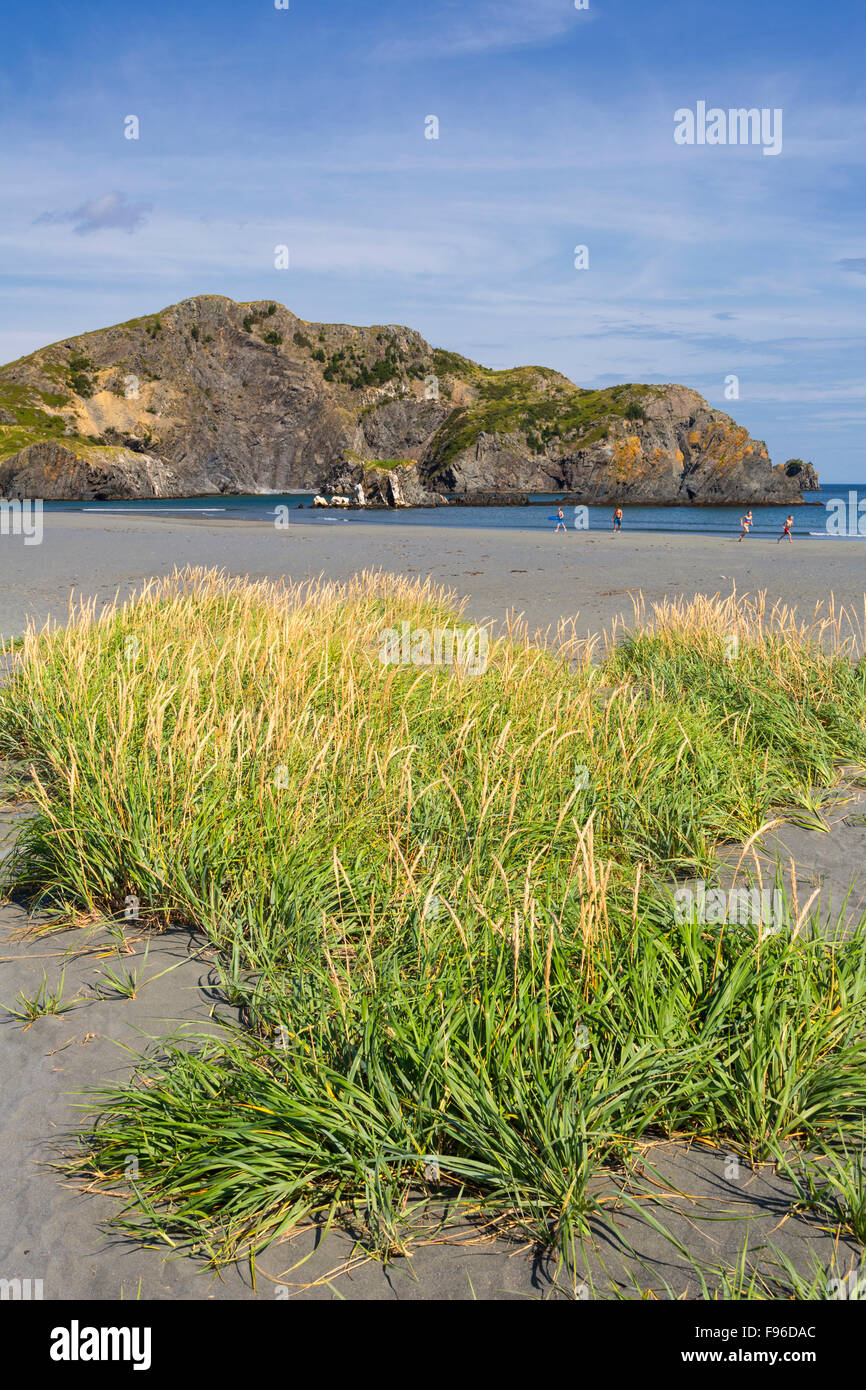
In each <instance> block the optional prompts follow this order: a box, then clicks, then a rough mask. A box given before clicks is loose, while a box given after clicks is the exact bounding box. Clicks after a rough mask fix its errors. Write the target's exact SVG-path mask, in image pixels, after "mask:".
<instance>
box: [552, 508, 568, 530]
mask: <svg viewBox="0 0 866 1390" xmlns="http://www.w3.org/2000/svg"><path fill="white" fill-rule="evenodd" d="M560 528H562V530H563V531H564V530H565V529H566V527H565V516H564V514H563V510H562V508H561V507H557V509H556V525H555V526H554V528H553V534H554V535H556V533H557V531H558V530H559V529H560Z"/></svg>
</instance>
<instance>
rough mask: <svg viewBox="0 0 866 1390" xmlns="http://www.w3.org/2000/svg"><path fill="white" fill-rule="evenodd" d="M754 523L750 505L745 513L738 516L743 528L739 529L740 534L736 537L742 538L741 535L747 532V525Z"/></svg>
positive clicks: (745, 534)
mask: <svg viewBox="0 0 866 1390" xmlns="http://www.w3.org/2000/svg"><path fill="white" fill-rule="evenodd" d="M754 524H755V523H754V518H753V517H752V509H751V507H750V508H749V510H748V511H747V512H746V515H745V516H741V517H740V526H741V527H742V528H743V529H742V530H741V531H740V534H739V536H738V537H737V539H738V540H742V539H743V536H747V535H748V534H749V527H750V526H754Z"/></svg>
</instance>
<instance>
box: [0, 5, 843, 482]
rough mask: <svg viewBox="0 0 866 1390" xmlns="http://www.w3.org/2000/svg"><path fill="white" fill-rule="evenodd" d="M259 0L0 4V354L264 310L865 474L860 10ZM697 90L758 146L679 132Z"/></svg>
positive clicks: (822, 468)
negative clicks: (760, 126) (622, 386)
mask: <svg viewBox="0 0 866 1390" xmlns="http://www.w3.org/2000/svg"><path fill="white" fill-rule="evenodd" d="M290 6H291V7H290V9H288V10H277V9H276V8H275V6H274V0H215V2H214V3H210V4H207V3H199V2H198V0H190V3H188V4H185V5H179V4H178V3H177V0H174V3H162V2H161V0H157V2H156V3H154V0H149V2H146V3H139V4H126V3H123V0H121V3H119V4H118V3H117V0H113V3H111V4H109V3H103V0H80V2H79V3H77V4H71V3H69V4H56V3H50V2H49V3H41V4H40V5H38V6H33V5H32V4H26V3H19V4H14V5H12V4H9V3H8V0H5V3H4V5H3V11H2V13H3V52H2V55H0V188H2V201H0V360H3V361H6V360H9V359H12V358H14V357H18V356H20V355H22V354H24V353H26V352H29V351H31V350H32V349H34V348H36V347H38V346H41V345H43V344H45V343H47V342H53V341H56V340H57V339H58V338H61V337H66V336H69V335H71V334H74V333H78V332H82V331H84V330H87V329H91V328H98V327H102V326H104V325H106V324H109V323H114V322H117V321H119V320H122V319H126V318H130V317H133V316H135V315H138V314H143V313H147V312H149V311H154V310H157V309H159V308H162V307H164V306H165V305H167V304H170V303H173V302H175V301H177V300H179V299H184V298H187V297H190V296H192V295H198V294H203V293H214V294H226V295H229V296H231V297H232V298H233V299H243V300H248V299H262V298H273V299H278V300H280V301H281V302H282V303H284V304H287V305H288V306H289V308H291V309H292V310H294V312H295V313H297V314H299V315H301V316H302V317H303V318H308V319H313V320H328V321H334V320H337V321H344V322H350V323H405V324H409V325H410V326H412V327H414V328H417V329H418V330H419V331H420V332H421V333H423V334H424V336H425V337H426V338H428V339H429V340H430V341H431V342H432V343H433V344H434V345H435V346H441V347H449V348H452V349H454V350H456V351H459V352H463V353H465V354H466V355H467V356H470V357H473V358H476V359H477V360H479V361H482V362H484V363H486V364H487V365H489V366H493V367H505V366H511V365H515V364H518V363H530V362H536V363H541V364H543V365H546V366H551V367H556V368H558V369H559V370H560V371H562V372H565V373H566V375H568V376H570V377H571V378H572V379H573V380H574V381H576V382H578V383H579V384H580V385H582V386H599V385H606V384H609V383H611V382H615V381H649V382H667V381H679V382H683V383H685V384H687V385H689V386H693V387H695V388H696V389H697V390H699V391H701V392H702V393H703V394H704V395H705V396H706V397H707V398H708V400H710V401H711V402H712V403H713V404H714V405H716V406H718V407H720V408H722V409H727V410H729V411H730V413H731V414H733V415H734V417H735V418H736V419H738V420H739V421H740V422H741V423H743V424H745V425H747V426H748V427H749V429H750V430H751V431H752V432H753V433H754V434H755V435H757V436H758V437H760V438H765V439H766V440H767V442H768V445H769V448H770V453H771V455H772V457H773V459H774V461H776V462H779V461H782V460H784V459H786V458H789V457H791V456H800V457H804V458H807V459H809V458H811V459H813V460H814V462H815V464H816V466H817V467H818V469H819V472H821V474H822V476H823V478H824V480H825V481H831V482H835V481H846V482H847V481H864V482H866V446H864V423H866V327H864V304H866V206H864V205H866V184H864V178H863V162H864V157H866V86H864V84H866V78H864V73H863V62H862V54H863V51H864V47H866V44H864V40H866V5H864V4H863V0H833V4H832V6H831V5H826V4H825V5H819V4H816V3H814V2H812V3H807V2H806V0H785V3H783V0H725V3H721V0H718V2H717V3H708V2H707V0H655V3H654V0H589V7H588V9H586V10H581V11H578V10H576V9H575V6H574V0H427V3H423V2H422V0H403V3H396V2H395V0H378V3H367V4H363V5H362V4H358V3H357V0H355V3H348V0H337V3H332V2H331V0H290ZM699 101H704V102H706V103H707V105H708V107H719V108H722V109H723V110H725V111H727V110H728V109H731V108H739V107H749V108H752V107H757V108H769V109H771V110H775V109H781V111H782V113H783V116H782V121H783V125H782V131H783V141H782V149H781V152H780V153H779V154H778V155H776V156H766V155H764V154H763V151H762V149H761V147H760V146H754V145H745V146H743V145H724V146H722V145H691V146H683V145H677V144H676V143H675V141H674V138H673V134H674V127H675V120H674V114H675V112H676V111H677V110H679V109H691V110H696V108H697V103H698V102H699ZM129 115H135V116H137V117H138V120H139V123H140V138H139V139H138V140H127V139H125V138H124V121H125V118H126V117H127V116H129ZM431 115H435V116H436V117H437V118H438V121H439V138H438V140H428V139H426V138H425V120H426V118H427V117H428V116H431ZM280 244H285V245H287V246H288V247H289V256H290V266H289V268H288V269H287V270H278V269H276V268H275V266H274V247H275V246H277V245H280ZM577 245H584V246H587V247H588V248H589V268H588V269H586V270H577V269H575V265H574V248H575V247H576V246H577ZM731 375H735V376H736V377H737V378H738V380H739V399H736V400H734V399H730V398H728V399H726V397H725V381H726V378H727V377H729V376H731Z"/></svg>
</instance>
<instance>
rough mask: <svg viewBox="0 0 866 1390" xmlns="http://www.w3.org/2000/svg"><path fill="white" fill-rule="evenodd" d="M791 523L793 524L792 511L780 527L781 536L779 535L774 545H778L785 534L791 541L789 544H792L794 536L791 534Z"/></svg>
mask: <svg viewBox="0 0 866 1390" xmlns="http://www.w3.org/2000/svg"><path fill="white" fill-rule="evenodd" d="M793 525H794V516H793V513H792V514H791V516H789V517H788V518H787V520H786V522H785V524H784V526H783V527H782V534H781V536H780V537H779V540H778V541H776V545H778V544H779V542H780V541H783V540H784V539H785V537H786V536H787V537H788V540H789V541H790V542H791V544H792V545H793V543H794V537H793V536H792V535H791V527H792V526H793Z"/></svg>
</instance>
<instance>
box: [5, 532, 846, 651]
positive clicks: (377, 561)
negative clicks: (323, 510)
mask: <svg viewBox="0 0 866 1390" xmlns="http://www.w3.org/2000/svg"><path fill="white" fill-rule="evenodd" d="M187 564H192V565H219V566H223V567H225V568H226V569H227V570H229V571H230V572H231V573H232V574H239V575H241V574H244V575H245V574H249V575H250V576H252V577H253V578H271V579H273V578H278V577H279V576H281V575H288V576H291V577H292V578H294V579H302V578H305V577H310V576H313V575H317V574H320V573H323V574H326V575H327V576H329V577H331V578H335V579H341V578H346V577H347V576H349V575H351V574H354V573H356V572H357V571H358V570H362V569H365V568H382V569H385V570H389V571H391V572H393V573H396V574H407V575H421V576H426V575H428V574H429V575H432V576H433V578H434V579H436V580H437V581H439V582H441V583H443V584H445V585H447V586H448V587H449V588H453V589H455V590H456V591H457V593H458V594H459V595H460V596H461V597H466V599H467V603H468V609H467V611H468V614H469V616H470V617H472V618H475V619H476V620H478V621H481V620H483V619H486V618H493V619H496V620H499V619H501V618H503V617H504V615H505V614H506V612H508V611H509V610H514V611H516V612H517V613H523V614H524V615H525V617H526V620H527V622H528V623H529V625H530V627H531V628H532V629H533V630H534V629H537V628H542V629H544V628H547V627H549V626H551V625H553V626H555V625H556V623H557V622H558V621H559V620H560V618H563V617H565V618H572V617H574V616H575V615H577V616H578V629H579V630H580V631H581V632H595V631H598V630H600V629H601V628H603V627H604V626H606V625H607V624H608V623H609V622H610V621H611V619H612V618H613V617H614V616H616V615H622V616H624V617H630V616H631V614H632V603H631V595H632V594H637V593H638V592H640V591H641V590H642V591H643V593H644V595H645V597H646V599H647V600H656V599H659V598H662V597H664V596H665V595H675V594H687V595H692V594H695V593H702V594H715V593H722V594H728V593H730V591H731V588H732V587H733V585H736V587H737V590H738V591H739V592H741V593H743V592H749V593H755V592H757V591H759V590H766V591H767V593H768V596H769V597H770V598H771V599H772V600H776V599H781V600H783V601H784V602H789V603H794V604H796V605H797V606H798V607H799V608H800V609H801V610H802V612H803V614H804V615H806V614H809V613H811V612H812V610H813V609H814V607H815V604H816V603H819V602H821V601H822V600H824V599H826V598H827V597H828V595H829V594H831V593H833V594H835V597H836V600H837V602H839V603H845V604H850V605H852V606H854V607H855V608H856V610H857V612H858V613H859V614H860V616H861V618H862V615H863V611H864V594H866V545H861V544H860V543H859V542H857V541H845V540H831V539H819V538H805V539H798V540H796V541H795V542H794V543H793V544H791V545H789V544H787V543H785V544H784V545H777V544H776V542H775V540H764V539H760V538H758V537H754V536H752V537H750V538H749V539H748V540H747V541H744V542H743V543H742V545H740V544H738V543H737V541H736V538H733V537H732V538H725V539H719V538H717V537H707V536H697V535H685V534H683V535H650V534H640V533H638V532H634V533H631V534H630V533H629V532H627V531H626V532H624V533H623V534H622V535H621V536H619V537H614V536H612V535H611V534H609V533H606V532H586V531H584V532H581V531H569V532H567V533H566V534H565V535H562V534H560V535H558V536H557V535H554V534H553V532H552V530H549V529H546V530H537V531H497V530H493V529H490V530H485V529H480V528H479V529H472V530H468V529H467V530H461V529H459V528H457V527H453V528H452V527H439V526H409V525H407V526H405V527H399V528H398V527H396V526H390V525H381V526H379V525H375V524H370V523H363V522H352V521H351V520H350V519H348V518H343V517H337V518H334V519H333V520H326V519H324V518H317V519H316V521H315V522H313V521H311V522H309V523H307V522H305V523H296V524H294V525H289V526H288V527H287V528H286V529H285V530H281V531H278V530H276V529H275V528H274V527H273V526H272V525H271V524H269V523H267V522H264V521H228V520H223V521H211V520H204V519H201V518H195V519H182V518H178V517H177V516H175V517H171V518H168V517H160V518H154V517H129V516H108V515H100V516H97V515H95V514H93V513H90V514H84V513H58V512H54V513H48V514H46V515H45V517H44V538H43V542H42V544H41V545H32V546H27V545H25V544H24V541H23V538H21V537H18V536H4V537H2V538H0V634H2V635H3V636H6V637H9V636H14V635H15V634H17V633H19V632H21V631H22V630H23V627H24V624H25V622H26V619H27V618H28V617H30V616H32V617H35V618H37V619H39V620H44V619H45V618H47V617H49V616H50V617H54V618H58V619H60V620H62V619H63V618H64V616H65V614H66V612H67V608H68V601H69V594H70V590H72V589H75V590H76V591H77V592H79V593H80V594H82V595H83V596H85V597H88V598H90V597H92V596H94V595H98V596H99V597H100V598H102V599H110V598H112V597H113V595H114V593H115V592H116V591H118V590H119V591H120V592H121V593H124V594H125V593H127V592H129V591H130V590H131V589H133V588H134V587H135V586H136V585H137V584H138V583H140V581H141V580H142V579H144V578H146V577H147V576H149V575H154V574H157V575H161V574H169V573H170V572H171V570H172V569H173V568H174V566H175V565H187Z"/></svg>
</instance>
